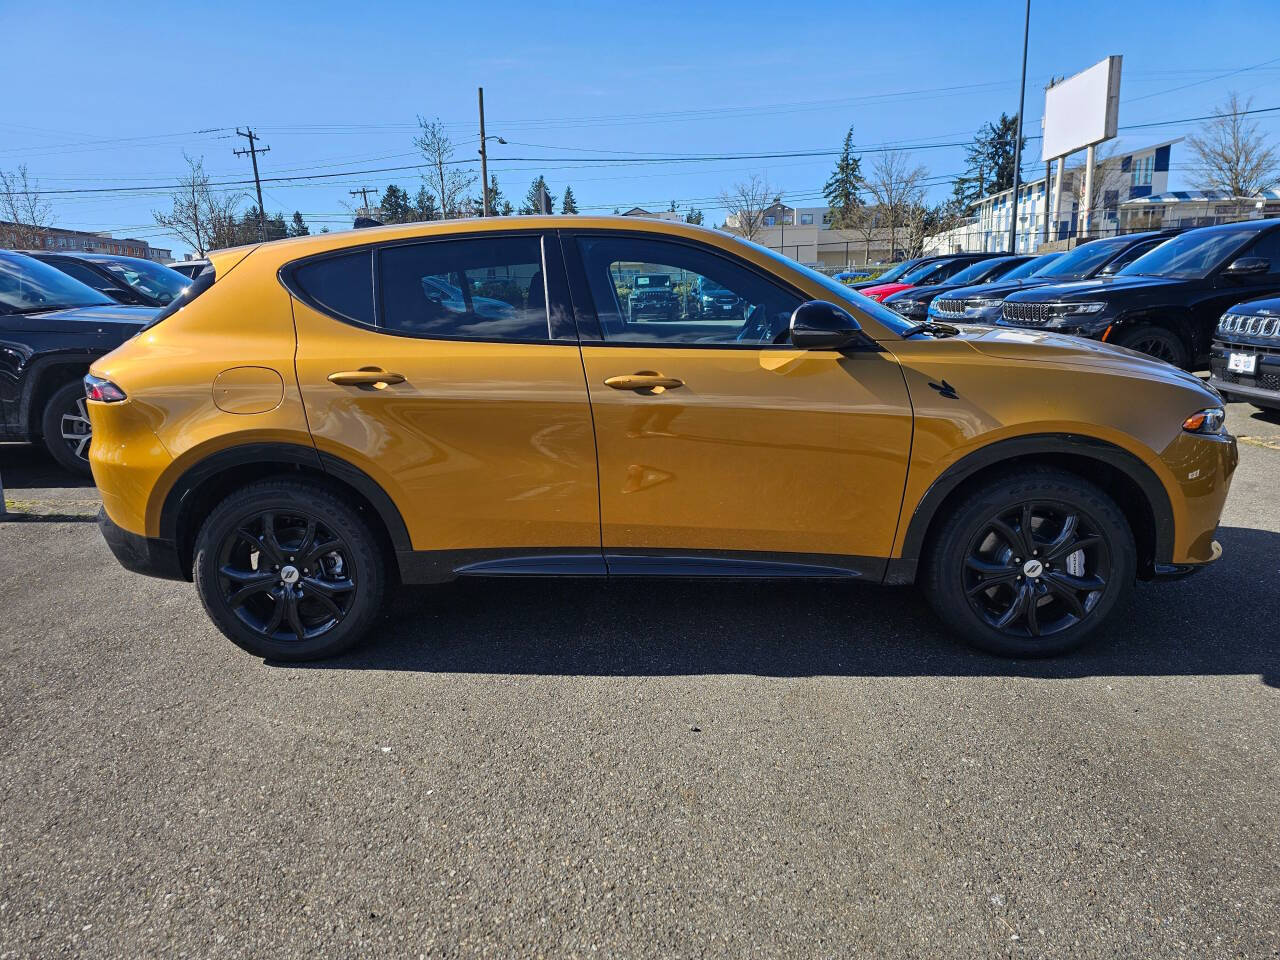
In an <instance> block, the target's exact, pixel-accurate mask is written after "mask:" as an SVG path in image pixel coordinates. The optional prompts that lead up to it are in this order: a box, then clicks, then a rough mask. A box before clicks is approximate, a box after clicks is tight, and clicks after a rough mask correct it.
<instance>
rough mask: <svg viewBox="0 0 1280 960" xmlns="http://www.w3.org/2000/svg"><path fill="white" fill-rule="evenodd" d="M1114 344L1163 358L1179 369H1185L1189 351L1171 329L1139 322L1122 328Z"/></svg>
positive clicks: (1159, 358)
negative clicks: (1130, 327)
mask: <svg viewBox="0 0 1280 960" xmlns="http://www.w3.org/2000/svg"><path fill="white" fill-rule="evenodd" d="M1112 342H1113V343H1115V344H1116V346H1120V347H1128V348H1129V349H1130V350H1136V351H1138V353H1145V354H1146V355H1147V356H1149V357H1155V358H1156V359H1157V360H1163V361H1164V362H1165V363H1169V364H1172V365H1173V366H1175V367H1178V368H1180V369H1186V367H1187V363H1188V362H1189V361H1190V358H1191V353H1190V351H1189V350H1188V349H1187V345H1186V344H1185V343H1183V342H1182V338H1181V337H1180V336H1178V335H1177V334H1176V333H1174V332H1173V331H1172V330H1167V329H1165V328H1164V327H1157V326H1153V325H1152V324H1149V323H1141V324H1138V325H1137V326H1136V327H1133V328H1132V329H1129V330H1124V331H1122V332H1121V333H1120V335H1119V336H1117V337H1116V338H1115V340H1113V341H1112Z"/></svg>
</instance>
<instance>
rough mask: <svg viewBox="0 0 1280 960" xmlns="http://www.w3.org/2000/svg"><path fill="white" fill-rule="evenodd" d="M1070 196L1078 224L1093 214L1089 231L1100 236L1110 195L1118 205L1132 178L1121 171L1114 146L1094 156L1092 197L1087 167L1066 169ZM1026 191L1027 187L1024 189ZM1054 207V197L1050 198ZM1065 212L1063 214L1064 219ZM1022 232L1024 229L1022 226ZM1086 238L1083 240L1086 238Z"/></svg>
mask: <svg viewBox="0 0 1280 960" xmlns="http://www.w3.org/2000/svg"><path fill="white" fill-rule="evenodd" d="M1065 173H1066V178H1067V184H1068V186H1067V187H1066V190H1067V193H1068V194H1069V195H1070V196H1071V199H1072V200H1074V201H1075V205H1076V216H1077V217H1078V218H1079V219H1078V220H1077V222H1078V223H1083V222H1084V214H1085V211H1086V210H1088V211H1089V230H1090V233H1091V234H1092V236H1095V237H1096V236H1098V235H1099V234H1098V217H1099V216H1100V215H1102V214H1104V213H1105V212H1106V207H1107V194H1108V193H1109V192H1114V193H1115V195H1116V198H1117V199H1116V202H1117V203H1118V202H1119V198H1120V197H1121V196H1123V195H1124V189H1123V187H1124V181H1125V178H1126V177H1128V176H1129V174H1128V173H1127V172H1125V171H1124V170H1122V169H1121V165H1120V158H1119V157H1118V156H1116V152H1115V146H1114V144H1107V145H1105V146H1098V147H1095V148H1094V153H1093V184H1092V185H1091V186H1090V188H1089V195H1088V196H1087V197H1086V196H1085V184H1084V181H1085V176H1084V175H1085V165H1084V164H1083V163H1077V164H1074V165H1073V166H1070V167H1068V168H1067V169H1066V171H1065ZM1024 189H1025V187H1024ZM1050 202H1051V205H1052V198H1050ZM1061 216H1062V213H1061V211H1060V212H1059V217H1060V218H1061ZM1019 232H1021V227H1019ZM1082 239H1083V238H1082Z"/></svg>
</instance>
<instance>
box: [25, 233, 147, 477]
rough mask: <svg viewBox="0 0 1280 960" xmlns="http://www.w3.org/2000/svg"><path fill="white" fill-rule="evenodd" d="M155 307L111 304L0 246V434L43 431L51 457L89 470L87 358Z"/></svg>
mask: <svg viewBox="0 0 1280 960" xmlns="http://www.w3.org/2000/svg"><path fill="white" fill-rule="evenodd" d="M156 313H157V311H156V310H154V309H152V308H149V307H125V306H121V305H119V304H116V303H112V302H111V301H110V300H108V299H107V298H106V297H105V296H103V295H102V294H101V293H99V292H98V291H96V290H94V289H92V288H90V287H87V286H85V285H84V284H83V283H81V282H80V281H78V280H75V279H73V278H71V277H69V276H67V275H66V274H65V273H62V272H60V271H58V270H55V269H54V268H53V267H51V266H49V265H48V264H44V263H41V262H40V261H39V260H34V259H32V258H31V257H28V256H25V255H23V254H21V253H14V252H12V251H9V250H0V439H3V440H37V439H41V438H43V440H44V444H45V446H46V447H47V448H48V449H49V452H50V453H51V454H52V455H53V458H54V459H55V460H57V461H58V463H60V464H62V465H63V466H64V467H66V468H67V469H69V470H74V471H76V472H78V473H82V474H86V475H87V474H88V473H89V460H88V456H89V440H90V437H91V435H92V434H91V430H90V427H89V417H88V415H87V413H86V411H85V398H84V382H83V381H84V375H85V374H86V373H88V372H89V364H91V363H92V362H93V361H94V360H96V359H98V357H101V356H103V355H104V354H106V353H109V352H110V351H112V350H114V349H115V348H116V347H118V346H119V345H120V344H121V343H123V342H124V341H125V340H127V339H129V338H130V337H131V336H133V335H134V334H135V333H137V332H138V331H139V330H140V329H141V328H142V327H143V325H144V324H146V323H147V322H148V321H150V320H151V319H152V318H153V317H154V316H155V315H156Z"/></svg>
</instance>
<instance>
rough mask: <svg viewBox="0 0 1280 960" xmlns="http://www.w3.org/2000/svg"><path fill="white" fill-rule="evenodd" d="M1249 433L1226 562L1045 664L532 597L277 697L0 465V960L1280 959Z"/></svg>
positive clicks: (603, 602)
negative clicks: (620, 959) (7, 509)
mask: <svg viewBox="0 0 1280 960" xmlns="http://www.w3.org/2000/svg"><path fill="white" fill-rule="evenodd" d="M1228 428H1229V429H1230V430H1231V431H1232V432H1233V433H1235V434H1236V435H1237V436H1240V437H1242V438H1244V439H1242V441H1241V449H1240V453H1241V463H1240V467H1239V470H1238V472H1237V474H1236V478H1235V481H1234V487H1233V495H1232V498H1231V500H1230V501H1229V502H1228V505H1227V510H1226V513H1225V515H1224V518H1223V529H1222V533H1221V540H1222V542H1223V545H1224V548H1225V551H1226V553H1225V557H1224V559H1223V561H1222V562H1221V563H1220V564H1218V565H1217V566H1216V567H1214V568H1213V569H1211V570H1209V571H1207V572H1205V573H1203V574H1201V575H1199V576H1197V577H1194V578H1192V579H1190V580H1187V581H1183V582H1180V583H1162V584H1147V585H1141V586H1140V587H1139V589H1138V590H1137V591H1136V593H1135V596H1134V598H1133V600H1132V602H1131V603H1130V604H1129V606H1128V608H1127V610H1126V611H1125V613H1124V615H1123V616H1122V617H1120V619H1119V620H1118V622H1117V624H1116V626H1115V627H1114V628H1113V629H1112V630H1111V631H1110V636H1109V640H1108V641H1103V642H1099V643H1097V644H1095V645H1093V646H1091V647H1089V648H1088V649H1086V650H1085V651H1083V652H1082V653H1080V654H1077V655H1075V656H1073V657H1069V658H1066V659H1063V660H1058V661H1052V662H1047V663H1032V662H1021V661H1004V660H998V659H995V658H991V657H987V656H985V655H981V654H978V653H974V652H971V651H970V650H968V649H967V648H964V647H962V646H960V645H959V643H958V642H956V641H955V640H953V639H950V638H949V637H947V636H946V635H945V634H944V633H943V631H942V630H940V629H939V627H938V625H937V624H936V622H935V621H934V619H933V618H932V615H931V614H930V613H929V612H928V611H927V609H926V608H925V607H924V605H923V604H922V602H921V601H919V600H918V598H917V597H916V596H915V595H914V594H913V593H911V592H909V591H888V592H882V591H873V590H866V589H856V588H847V587H844V586H831V585H824V584H780V585H771V586H767V587H761V586H760V585H751V584H746V585H743V584H725V583H722V584H698V583H680V584H666V583H656V584H655V583H614V584H608V585H598V584H590V583H585V584H584V583H582V582H555V583H544V582H538V583H531V582H515V581H506V582H495V583H482V582H469V583H462V584H458V585H453V586H448V587H442V588H431V589H416V590H414V591H412V592H405V593H404V594H403V595H402V596H400V597H399V598H398V600H397V601H396V603H395V605H394V607H393V608H392V610H391V611H390V612H389V615H388V617H387V619H386V621H385V625H384V628H383V629H382V631H381V636H380V637H379V638H378V639H377V640H376V641H375V642H373V643H370V644H367V645H365V646H364V647H362V648H360V649H358V650H357V651H356V652H355V653H353V654H350V655H348V656H346V657H343V658H341V659H339V660H336V661H330V662H325V663H318V664H311V665H305V666H290V665H276V664H268V663H263V662H262V661H260V660H255V659H253V658H251V657H248V656H246V655H245V654H243V653H241V652H240V651H239V650H237V649H235V648H234V647H232V646H231V645H230V644H229V643H228V642H227V641H226V640H225V639H224V638H223V637H222V636H221V635H219V634H217V633H216V631H215V630H214V628H213V627H212V626H211V625H210V624H209V623H208V622H207V620H206V618H205V617H204V616H203V614H202V612H201V611H200V609H199V606H198V603H197V601H196V597H195V592H194V590H193V589H192V588H191V587H190V586H189V585H181V584H173V583H166V582H162V581H156V580H150V579H146V578H142V577H137V576H133V575H130V574H128V573H127V572H125V571H124V570H122V569H121V568H120V567H119V565H118V564H117V563H116V562H115V561H114V560H113V559H112V558H111V556H110V554H109V552H108V551H107V548H106V547H105V545H104V544H103V543H102V541H101V539H100V537H99V536H98V533H97V530H96V527H95V526H94V525H93V524H92V523H91V522H87V521H88V520H89V519H91V518H92V516H93V515H94V514H95V513H96V511H97V501H96V498H95V496H94V490H93V489H92V487H88V486H76V485H69V484H74V481H71V480H68V479H67V476H66V475H65V474H62V473H60V472H58V471H57V470H56V469H55V468H54V467H53V466H52V464H51V462H50V461H48V460H47V459H46V458H45V457H44V455H43V454H42V453H41V452H40V451H38V450H35V449H33V448H28V447H23V446H8V447H0V471H2V472H3V477H4V481H5V484H6V489H7V493H8V496H9V498H10V500H11V501H15V502H16V503H17V508H18V509H19V510H21V511H22V512H23V513H24V514H26V515H27V517H28V519H27V520H26V521H25V522H8V523H2V524H0V597H3V622H2V623H0V645H2V646H0V649H2V650H3V655H4V656H3V665H2V666H0V718H2V719H0V724H2V727H3V730H2V733H3V735H2V736H0V931H3V933H2V937H3V939H2V940H0V957H8V956H14V957H25V956H34V955H41V956H56V955H63V954H75V953H80V954H85V955H98V956H110V955H135V956H139V955H177V954H179V953H180V952H183V951H185V952H186V953H188V954H189V955H192V956H300V957H301V956H313V955H316V954H318V953H325V954H332V955H342V956H347V955H350V956H357V955H359V956H368V955H388V956H416V955H418V954H424V955H426V956H458V955H488V956H499V957H507V956H534V955H548V956H552V955H554V956H591V955H594V956H611V955H613V956H617V955H647V954H652V955H661V956H726V957H740V956H747V955H751V956H774V955H784V954H786V955H803V956H823V957H825V956H830V957H838V956H850V955H854V954H856V953H863V954H866V953H871V952H874V951H877V950H879V951H883V952H891V951H895V950H896V951H897V952H901V953H908V954H916V955H928V956H950V955H977V954H984V955H989V954H995V955H1011V956H1014V955H1016V956H1024V955H1025V956H1066V955H1073V956H1103V955H1107V956H1109V955H1113V954H1116V955H1129V956H1133V955H1143V956H1166V955H1167V956H1173V955H1200V956H1250V957H1256V956H1264V957H1265V956H1276V955H1277V954H1278V953H1280V908H1278V907H1277V903H1278V902H1280V827H1278V826H1277V824H1280V733H1278V731H1280V630H1277V627H1276V614H1277V611H1280V499H1278V498H1277V496H1276V492H1275V491H1276V484H1277V479H1278V478H1280V415H1264V414H1261V413H1258V412H1257V411H1255V410H1253V408H1251V407H1247V406H1245V405H1242V404H1233V405H1231V408H1230V419H1229V423H1228ZM33 515H39V519H32V516H33ZM637 945H640V946H637Z"/></svg>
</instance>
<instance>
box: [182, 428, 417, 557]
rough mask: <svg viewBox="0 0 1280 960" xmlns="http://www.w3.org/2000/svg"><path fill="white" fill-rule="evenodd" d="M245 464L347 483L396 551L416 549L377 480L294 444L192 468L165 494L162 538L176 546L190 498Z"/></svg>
mask: <svg viewBox="0 0 1280 960" xmlns="http://www.w3.org/2000/svg"><path fill="white" fill-rule="evenodd" d="M246 464H255V465H257V466H262V467H266V468H268V469H269V468H270V467H271V466H279V467H286V468H296V467H301V468H303V469H309V470H313V471H316V472H318V473H321V474H324V475H325V476H329V477H332V478H333V479H335V480H338V481H340V482H342V483H345V484H346V485H347V486H349V487H352V488H353V489H354V490H356V491H357V492H358V493H359V494H360V495H361V496H363V497H364V498H365V499H366V500H367V501H369V503H370V504H371V505H372V506H373V509H374V510H375V511H376V512H377V514H378V517H379V518H380V519H381V520H382V525H383V526H384V527H385V528H386V530H387V535H388V536H389V537H390V538H391V545H392V547H393V548H394V549H395V550H396V551H403V550H412V549H413V546H412V543H411V541H410V539H409V528H408V527H407V526H406V525H405V522H404V517H403V516H401V514H400V510H399V508H398V507H396V505H395V502H394V501H393V500H392V499H391V498H390V497H389V496H387V494H386V492H385V491H384V490H383V489H382V488H381V487H380V486H378V484H377V483H376V482H374V480H373V478H372V477H370V476H369V475H368V474H367V473H365V472H364V471H363V470H361V469H360V468H359V467H356V466H353V465H352V464H350V463H348V462H347V461H345V460H343V459H342V458H341V457H338V456H335V455H334V454H331V453H321V452H319V451H317V450H316V449H315V448H314V447H308V446H302V445H301V444H295V443H244V444H240V445H238V446H234V447H228V448H227V449H225V450H219V451H218V452H217V453H214V454H210V455H209V456H208V457H205V458H203V459H202V460H200V461H199V462H198V463H195V464H193V465H192V466H191V467H190V468H188V469H187V471H186V472H184V473H183V474H182V475H181V476H179V477H178V479H177V480H175V481H174V483H173V485H172V486H171V487H170V488H169V492H168V493H166V494H165V499H164V503H163V505H162V506H161V508H160V539H162V540H167V541H169V542H171V543H177V542H178V539H179V533H180V530H179V528H178V521H179V519H180V518H181V516H182V513H183V509H184V507H185V506H186V504H187V500H188V498H189V497H190V496H191V495H192V494H193V493H194V492H195V491H196V490H198V489H199V488H200V487H201V485H202V484H204V483H205V482H206V481H208V480H210V479H212V478H213V477H215V476H217V475H218V474H220V473H223V472H225V471H226V470H229V469H231V468H234V467H240V466H244V465H246Z"/></svg>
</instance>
